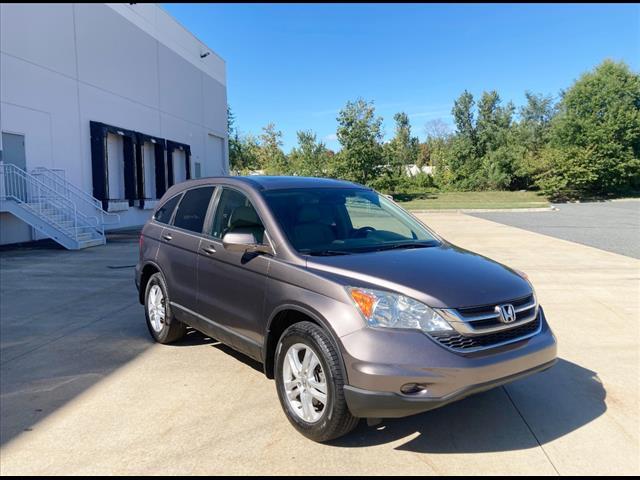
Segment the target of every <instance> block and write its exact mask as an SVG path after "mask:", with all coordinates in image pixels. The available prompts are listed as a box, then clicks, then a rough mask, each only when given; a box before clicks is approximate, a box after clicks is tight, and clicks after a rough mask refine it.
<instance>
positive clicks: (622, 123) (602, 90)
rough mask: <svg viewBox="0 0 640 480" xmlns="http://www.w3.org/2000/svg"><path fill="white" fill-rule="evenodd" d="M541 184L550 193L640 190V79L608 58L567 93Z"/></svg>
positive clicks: (552, 134) (548, 152)
mask: <svg viewBox="0 0 640 480" xmlns="http://www.w3.org/2000/svg"><path fill="white" fill-rule="evenodd" d="M558 110H559V111H558V114H557V115H556V116H555V118H554V119H553V122H552V125H551V132H550V134H551V141H550V144H549V147H548V148H547V150H546V151H545V152H544V158H545V161H546V171H545V172H544V173H542V174H540V175H539V177H538V184H539V185H540V187H541V188H542V189H543V190H544V191H545V192H546V193H547V194H549V195H552V196H556V197H570V196H581V195H594V194H595V195H603V194H612V193H613V194H615V193H624V192H626V191H629V190H632V189H633V190H637V189H639V188H640V75H638V74H637V73H635V72H633V71H631V69H630V68H629V67H628V66H627V65H626V64H625V63H622V62H619V63H617V62H613V61H611V60H605V61H604V62H603V63H601V64H600V65H598V66H597V67H596V68H595V69H594V70H593V71H591V72H587V73H585V74H583V75H582V76H581V77H580V78H579V79H578V80H577V81H576V82H575V83H574V84H573V85H572V86H571V87H570V88H569V89H568V90H567V91H565V92H563V94H562V98H561V100H560V104H559V108H558Z"/></svg>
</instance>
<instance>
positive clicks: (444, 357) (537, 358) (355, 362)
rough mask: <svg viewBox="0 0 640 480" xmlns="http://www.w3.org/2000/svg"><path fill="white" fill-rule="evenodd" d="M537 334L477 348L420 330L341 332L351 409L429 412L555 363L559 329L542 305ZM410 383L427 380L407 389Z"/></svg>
mask: <svg viewBox="0 0 640 480" xmlns="http://www.w3.org/2000/svg"><path fill="white" fill-rule="evenodd" d="M540 316H541V318H540V320H541V330H540V333H538V334H537V335H535V336H533V337H531V338H528V339H525V340H521V341H518V342H514V343H512V344H509V345H505V346H502V347H497V348H491V349H487V350H484V351H481V352H476V353H469V354H463V353H457V352H453V351H450V350H447V349H445V348H444V347H442V346H441V345H439V344H437V343H436V342H435V341H433V340H432V339H430V338H429V337H428V336H426V335H424V334H422V333H420V332H415V331H414V332H398V331H395V332H390V331H387V332H383V331H380V330H374V329H362V330H360V331H358V332H354V333H352V334H350V335H347V336H345V337H342V338H341V341H342V345H343V348H344V355H343V357H344V359H345V366H346V368H347V376H348V379H349V385H347V386H345V399H346V401H347V405H348V406H349V410H350V411H351V413H352V414H353V415H354V416H356V417H362V418H397V417H405V416H409V415H414V414H416V413H421V412H425V411H427V410H431V409H434V408H437V407H440V406H443V405H446V404H448V403H451V402H453V401H456V400H460V399H462V398H465V397H467V396H469V395H472V394H475V393H479V392H482V391H485V390H489V389H491V388H494V387H497V386H499V385H503V384H505V383H508V382H512V381H514V380H516V379H519V378H522V377H525V376H528V375H531V374H533V373H537V372H540V371H543V370H546V369H548V368H550V367H551V366H552V365H553V364H554V363H555V361H556V355H557V346H556V340H555V337H554V336H553V333H552V332H551V330H550V329H549V326H548V324H547V322H546V319H545V318H544V312H543V311H542V309H540ZM408 383H417V384H422V385H425V386H426V390H424V391H421V392H418V393H416V394H403V393H402V392H401V390H400V389H401V387H402V386H403V385H405V384H408Z"/></svg>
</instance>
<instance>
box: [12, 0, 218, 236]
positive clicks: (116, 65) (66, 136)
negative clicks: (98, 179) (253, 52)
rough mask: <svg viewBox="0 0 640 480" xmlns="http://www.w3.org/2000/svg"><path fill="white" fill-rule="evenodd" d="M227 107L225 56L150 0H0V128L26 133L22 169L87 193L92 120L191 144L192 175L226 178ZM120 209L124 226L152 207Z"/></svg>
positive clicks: (143, 217) (136, 221)
mask: <svg viewBox="0 0 640 480" xmlns="http://www.w3.org/2000/svg"><path fill="white" fill-rule="evenodd" d="M205 52H211V54H210V55H208V56H207V57H206V58H200V54H201V53H205ZM226 108H227V98H226V67H225V63H224V61H223V60H222V59H221V58H220V57H218V56H217V55H216V54H215V53H214V52H212V51H211V50H210V49H209V48H208V47H207V46H206V45H204V44H202V43H201V42H199V41H198V40H197V39H196V38H195V37H194V36H193V35H192V34H190V33H189V32H188V31H187V30H185V29H184V28H183V27H182V26H181V25H180V24H178V23H177V22H176V21H175V20H174V19H173V18H172V17H171V16H170V15H168V14H167V13H166V12H165V11H164V10H162V9H161V8H160V7H158V6H157V5H154V4H134V5H129V4H64V5H60V4H57V5H50V4H39V5H38V4H2V5H0V130H1V131H4V132H10V133H18V134H23V135H25V151H26V158H27V168H28V169H32V168H35V167H38V166H44V167H48V168H58V169H64V171H65V175H66V178H67V179H68V180H70V181H72V182H73V183H75V184H76V185H77V186H79V187H81V188H82V189H83V190H85V191H86V192H88V193H91V192H92V176H91V145H90V134H89V122H90V121H97V122H102V123H106V124H110V125H114V126H117V127H121V128H124V129H128V130H134V131H138V132H141V133H145V134H148V135H152V136H155V137H159V138H166V139H168V140H172V141H176V142H180V143H185V144H188V145H190V146H191V171H192V172H195V168H194V164H195V163H196V162H197V163H200V165H201V166H200V169H201V174H202V176H210V175H220V174H226V173H228V147H227V136H226ZM0 148H1V145H0ZM119 214H120V217H121V219H122V221H121V225H120V226H131V225H140V224H142V223H144V221H145V220H146V218H147V217H148V216H149V211H148V210H140V209H138V208H137V207H131V208H129V210H127V211H124V212H119ZM2 225H3V226H2V228H5V226H6V228H9V227H10V225H12V223H9V222H6V221H3V222H2ZM21 236H24V235H21ZM14 237H15V235H13V234H12V235H8V234H5V235H4V236H3V238H12V239H13V238H14ZM20 240H21V241H24V240H28V238H20ZM0 242H1V240H0Z"/></svg>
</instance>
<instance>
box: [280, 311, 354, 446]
mask: <svg viewBox="0 0 640 480" xmlns="http://www.w3.org/2000/svg"><path fill="white" fill-rule="evenodd" d="M275 367H276V371H275V379H276V388H277V391H278V398H279V399H280V404H281V405H282V409H283V410H284V412H285V414H286V415H287V419H288V420H289V422H291V424H292V425H293V426H294V427H295V428H296V430H298V431H299V432H300V433H302V434H303V435H304V436H305V437H307V438H310V439H311V440H315V441H316V442H326V441H329V440H333V439H336V438H338V437H341V436H343V435H346V434H347V433H349V432H350V431H352V430H353V429H354V428H355V427H356V426H357V424H358V421H359V419H358V418H356V417H354V416H353V415H351V412H350V411H349V408H348V407H347V403H346V401H345V398H344V390H343V387H344V374H343V372H342V366H341V362H340V352H339V351H338V349H337V347H335V346H334V344H333V342H332V341H331V339H330V338H329V336H328V335H327V333H326V332H325V331H324V330H323V329H322V328H320V327H319V326H318V325H316V324H314V323H311V322H300V323H296V324H294V325H292V326H290V327H289V328H288V329H287V330H285V332H284V333H283V334H282V336H281V337H280V340H279V342H278V346H277V348H276V358H275Z"/></svg>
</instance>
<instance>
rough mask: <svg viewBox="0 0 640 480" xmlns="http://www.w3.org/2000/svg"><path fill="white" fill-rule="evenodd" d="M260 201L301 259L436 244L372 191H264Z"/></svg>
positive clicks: (389, 203)
mask: <svg viewBox="0 0 640 480" xmlns="http://www.w3.org/2000/svg"><path fill="white" fill-rule="evenodd" d="M263 196H264V198H265V200H266V201H267V203H268V205H269V207H270V208H271V211H272V212H273V214H274V215H275V217H276V219H277V220H278V222H279V223H280V226H281V228H282V229H283V231H284V232H285V234H286V236H287V238H288V239H289V241H290V242H291V244H292V245H293V247H294V248H295V249H296V250H297V251H298V252H300V253H302V254H307V255H323V256H324V255H346V254H353V253H361V252H370V251H378V250H389V249H400V248H407V249H408V248H425V247H431V246H434V245H438V244H439V241H438V240H437V239H436V237H435V235H434V234H432V233H431V232H429V230H427V229H426V228H425V227H424V226H423V225H421V224H420V223H419V222H417V221H416V220H415V219H414V218H413V217H412V216H411V215H409V214H408V213H406V212H405V211H404V210H402V209H401V208H400V207H398V206H397V205H396V204H395V203H393V202H392V201H390V200H388V199H387V198H385V197H384V196H382V195H379V194H378V193H376V192H374V191H372V190H366V189H362V188H304V189H286V190H267V191H266V192H263Z"/></svg>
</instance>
